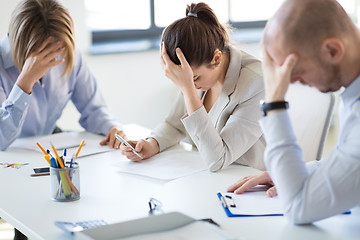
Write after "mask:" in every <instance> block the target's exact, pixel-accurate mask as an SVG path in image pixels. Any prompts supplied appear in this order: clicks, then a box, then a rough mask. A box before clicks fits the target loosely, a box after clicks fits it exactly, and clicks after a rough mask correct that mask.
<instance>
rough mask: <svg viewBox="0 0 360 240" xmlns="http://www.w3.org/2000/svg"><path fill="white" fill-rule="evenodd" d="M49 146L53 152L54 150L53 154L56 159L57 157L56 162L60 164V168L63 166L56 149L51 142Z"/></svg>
mask: <svg viewBox="0 0 360 240" xmlns="http://www.w3.org/2000/svg"><path fill="white" fill-rule="evenodd" d="M51 147H52V149H53V150H54V152H55V156H56V159H57V161H58V163H59V164H60V167H61V168H65V166H64V164H63V162H62V161H61V159H60V157H59V154H58V153H57V151H56V149H55V147H54V145H52V143H51Z"/></svg>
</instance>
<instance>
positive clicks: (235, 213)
mask: <svg viewBox="0 0 360 240" xmlns="http://www.w3.org/2000/svg"><path fill="white" fill-rule="evenodd" d="M218 197H219V199H220V201H221V204H222V205H223V207H224V210H225V212H226V214H227V215H228V216H229V217H250V216H282V215H283V208H282V205H281V202H280V199H279V197H278V196H276V197H272V198H270V197H269V196H267V195H266V191H265V190H259V191H248V192H244V193H242V194H234V193H218Z"/></svg>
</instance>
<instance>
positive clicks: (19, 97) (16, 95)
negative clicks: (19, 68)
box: [7, 84, 32, 111]
mask: <svg viewBox="0 0 360 240" xmlns="http://www.w3.org/2000/svg"><path fill="white" fill-rule="evenodd" d="M31 96H32V95H31V94H27V93H25V92H24V91H23V90H22V89H21V88H20V87H19V86H18V85H17V84H15V85H14V87H13V88H12V90H11V92H10V94H9V97H8V98H7V102H9V103H10V104H13V105H14V106H15V107H16V108H18V109H20V110H22V111H24V110H25V109H26V108H27V107H28V106H29V104H30V101H31Z"/></svg>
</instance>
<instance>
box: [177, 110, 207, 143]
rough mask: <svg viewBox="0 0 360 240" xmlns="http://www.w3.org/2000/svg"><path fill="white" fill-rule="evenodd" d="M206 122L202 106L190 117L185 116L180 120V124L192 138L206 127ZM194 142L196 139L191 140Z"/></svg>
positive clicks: (205, 114)
mask: <svg viewBox="0 0 360 240" xmlns="http://www.w3.org/2000/svg"><path fill="white" fill-rule="evenodd" d="M207 120H208V118H207V112H206V110H205V107H204V106H202V107H200V108H198V109H197V110H196V111H195V112H193V113H191V114H190V115H188V114H185V115H184V116H183V117H182V118H181V122H182V123H183V125H184V127H185V129H186V130H187V132H188V133H189V135H192V136H191V137H192V138H193V137H194V136H196V135H197V134H198V132H199V131H201V130H203V127H204V126H206V121H207ZM196 140H198V139H193V141H194V142H197V141H196Z"/></svg>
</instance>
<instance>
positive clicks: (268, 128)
mask: <svg viewBox="0 0 360 240" xmlns="http://www.w3.org/2000/svg"><path fill="white" fill-rule="evenodd" d="M259 123H260V126H261V129H262V131H263V133H264V136H265V139H266V144H267V145H272V144H276V143H286V142H288V141H296V136H295V133H294V131H293V128H292V125H291V121H290V118H289V114H288V112H287V111H279V112H274V113H271V114H269V115H267V116H266V117H263V118H262V119H260V121H259Z"/></svg>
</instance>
